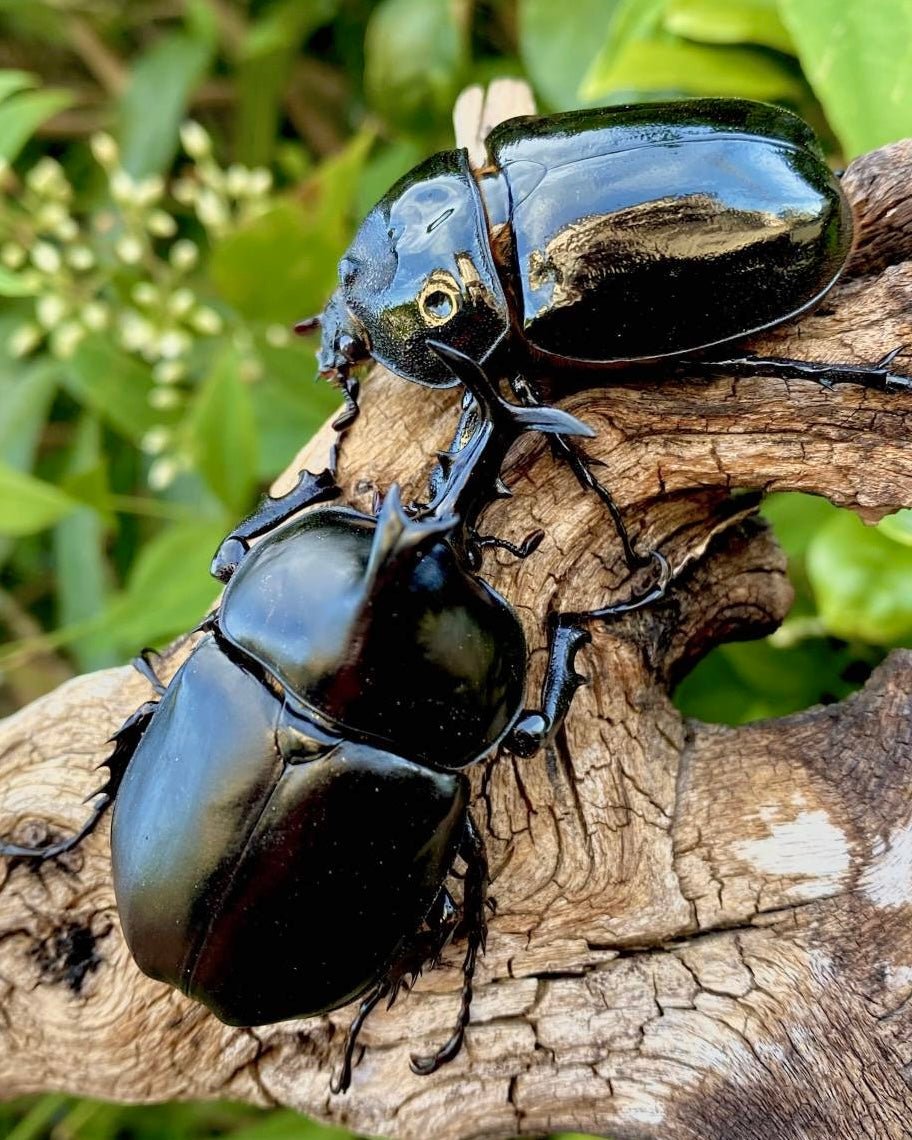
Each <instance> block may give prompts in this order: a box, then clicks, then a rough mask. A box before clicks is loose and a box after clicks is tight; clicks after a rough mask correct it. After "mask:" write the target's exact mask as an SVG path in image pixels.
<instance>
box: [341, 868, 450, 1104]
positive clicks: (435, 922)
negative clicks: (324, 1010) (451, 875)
mask: <svg viewBox="0 0 912 1140" xmlns="http://www.w3.org/2000/svg"><path fill="white" fill-rule="evenodd" d="M458 916H459V912H458V910H457V908H456V904H455V903H454V902H453V897H452V895H451V894H450V892H449V891H448V890H447V889H446V887H442V888H441V889H440V891H439V892H438V894H437V897H436V898H435V899H434V902H433V903H432V904H431V908H430V910H429V911H428V913H427V916H426V918H425V927H426V928H425V929H422V930H420V931H418V932H417V933H416V934H414V935H413V936H412V937H411V938H409V939H408V942H407V943H406V945H405V947H404V948H403V950H402V951H401V953H400V955H399V957H398V958H397V960H396V962H395V963H394V965H393V966H392V968H391V969H390V971H389V973H388V974H387V975H386V976H385V977H384V978H381V980H380V981H379V982H378V983H377V985H376V986H374V988H373V989H372V990H371V991H370V992H369V993H368V995H367V997H365V998H364V1000H363V1001H362V1002H361V1005H360V1006H359V1007H358V1012H357V1014H356V1015H355V1016H354V1018H353V1019H352V1023H351V1025H350V1026H349V1029H348V1033H347V1034H346V1037H345V1049H344V1051H343V1055H342V1066H341V1068H340V1070H339V1072H338V1074H337V1075H336V1076H334V1077H333V1078H332V1080H331V1081H330V1088H331V1089H332V1091H333V1092H334V1093H340V1092H345V1091H346V1089H347V1088H348V1086H349V1085H350V1084H351V1073H352V1065H353V1058H354V1052H355V1045H356V1044H357V1040H358V1034H359V1033H360V1032H361V1029H362V1027H363V1026H364V1022H365V1021H366V1020H367V1017H368V1014H369V1013H370V1012H371V1010H372V1009H374V1008H375V1007H376V1006H377V1005H378V1004H379V1002H380V1001H382V1000H383V998H386V999H387V1001H386V1007H387V1009H389V1007H390V1006H391V1005H392V1004H393V1002H394V1001H395V1000H396V998H397V997H398V995H399V991H400V990H401V989H402V988H403V986H404V987H405V988H406V989H409V988H411V985H414V983H415V981H416V980H417V978H418V975H419V974H420V973H421V971H422V970H423V969H424V967H425V966H427V965H430V966H431V968H433V967H434V966H436V965H437V964H438V962H439V961H440V956H441V954H442V953H443V951H444V950H445V949H446V946H447V943H448V942H449V941H450V939H451V938H452V937H453V932H454V931H455V930H456V929H457V928H458ZM408 976H410V977H411V982H408V981H407V980H406V978H407V977H408Z"/></svg>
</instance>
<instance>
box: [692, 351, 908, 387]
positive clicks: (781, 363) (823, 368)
mask: <svg viewBox="0 0 912 1140" xmlns="http://www.w3.org/2000/svg"><path fill="white" fill-rule="evenodd" d="M904 350H905V346H904V345H899V346H898V347H897V348H894V349H891V351H890V352H888V353H887V354H886V355H885V356H883V357H881V359H880V360H878V361H876V363H874V364H828V363H826V362H825V361H819V360H792V359H791V358H790V357H786V356H781V357H780V356H752V355H750V354H745V355H744V356H735V357H732V358H730V359H728V360H686V361H682V362H681V363H680V367H681V368H683V369H685V370H686V371H687V372H691V373H696V374H697V375H700V374H703V375H710V376H716V375H719V374H722V375H730V376H778V377H779V378H780V379H782V380H816V381H817V383H818V384H820V385H821V386H822V387H824V388H833V387H835V385H836V384H860V385H861V386H862V387H864V388H875V389H878V390H880V391H886V392H902V391H905V392H908V391H910V390H912V376H904V375H903V374H902V373H899V372H894V371H893V369H892V364H893V361H894V360H895V359H896V357H897V356H899V354H900V353H901V352H903V351H904Z"/></svg>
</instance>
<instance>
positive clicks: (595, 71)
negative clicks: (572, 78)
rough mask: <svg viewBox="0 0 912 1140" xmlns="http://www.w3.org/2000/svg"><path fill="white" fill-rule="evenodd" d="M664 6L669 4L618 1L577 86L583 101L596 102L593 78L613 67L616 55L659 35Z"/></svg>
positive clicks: (646, 0) (663, 1) (652, 0)
mask: <svg viewBox="0 0 912 1140" xmlns="http://www.w3.org/2000/svg"><path fill="white" fill-rule="evenodd" d="M667 3H668V0H620V2H619V3H618V4H617V6H616V7H615V9H614V13H613V16H612V18H611V22H610V23H609V25H608V32H607V35H606V37H605V41H604V43H603V44H602V45H601V47H600V48H599V50H598V52H597V53H596V56H595V58H594V59H593V61H592V63H591V64H590V66H589V70H588V71H587V72H586V74H585V75H584V76H583V80H582V83H581V84H580V94H581V95H582V97H583V98H584V99H588V100H592V99H596V98H598V96H599V95H600V94H601V88H600V85H599V83H598V82H597V81H596V77H597V76H599V75H601V74H602V73H604V72H606V71H608V70H610V68H612V67H613V66H614V63H615V60H616V59H617V57H618V55H619V54H620V52H621V51H622V50H623V49H624V48H626V47H627V45H628V44H630V43H633V42H634V41H636V40H644V39H650V38H651V37H652V36H654V35H655V33H656V32H658V30H659V29H660V28H661V26H662V15H663V13H664V11H665V5H666V4H667ZM590 92H591V93H590Z"/></svg>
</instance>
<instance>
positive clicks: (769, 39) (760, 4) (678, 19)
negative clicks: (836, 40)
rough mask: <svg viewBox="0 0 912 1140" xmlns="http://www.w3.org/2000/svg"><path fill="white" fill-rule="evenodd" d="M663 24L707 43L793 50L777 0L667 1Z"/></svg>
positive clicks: (681, 33) (792, 51) (678, 32)
mask: <svg viewBox="0 0 912 1140" xmlns="http://www.w3.org/2000/svg"><path fill="white" fill-rule="evenodd" d="M664 26H665V27H666V28H667V29H668V31H670V32H674V33H675V34H676V35H679V36H684V37H685V38H686V39H691V40H699V41H701V42H702V43H707V44H759V45H761V46H762V47H769V48H775V49H776V50H777V51H783V52H791V53H792V54H794V51H795V47H794V44H793V43H792V38H791V36H790V35H789V33H788V29H787V28H786V27H785V25H784V24H783V23H782V20H781V19H780V16H779V8H778V5H777V0H735V2H733V0H669V4H668V7H667V8H666V10H665V19H664Z"/></svg>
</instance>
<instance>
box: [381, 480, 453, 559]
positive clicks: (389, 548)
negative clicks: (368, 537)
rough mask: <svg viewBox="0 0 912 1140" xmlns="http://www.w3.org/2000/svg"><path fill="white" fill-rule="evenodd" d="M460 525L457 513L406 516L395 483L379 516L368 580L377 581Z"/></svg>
mask: <svg viewBox="0 0 912 1140" xmlns="http://www.w3.org/2000/svg"><path fill="white" fill-rule="evenodd" d="M458 523H459V518H458V516H457V515H454V514H447V515H445V516H444V517H442V518H441V517H437V516H430V517H426V518H423V519H420V520H419V519H414V518H411V517H410V516H409V515H407V514H406V513H405V510H404V509H403V506H402V498H401V496H400V493H399V487H398V485H397V484H396V483H393V485H392V486H391V487H390V489H389V491H388V492H387V495H386V498H385V499H384V501H383V507H382V508H381V510H380V514H379V515H378V516H377V529H376V531H375V533H374V541H373V545H372V546H371V552H370V558H369V559H368V563H367V566H366V567H365V571H364V574H365V577H366V578H367V579H369V580H370V579H376V578H377V577H378V576H379V574H380V573H381V571H382V570H385V569H388V568H389V567H390V566H391V565H393V564H394V563H396V562H398V561H399V560H400V559H401V558H402V556H403V555H405V554H407V553H408V552H409V551H411V550H414V549H415V548H416V547H418V546H423V545H424V544H426V543H428V542H430V541H436V540H437V539H440V538H443V537H444V536H445V535H447V534H449V533H450V532H451V531H452V530H453V529H454V527H456V526H457V525H458Z"/></svg>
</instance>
